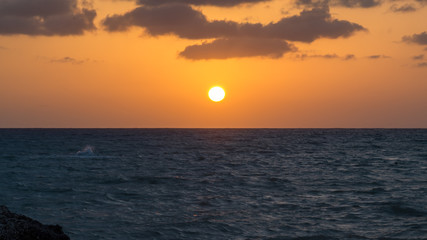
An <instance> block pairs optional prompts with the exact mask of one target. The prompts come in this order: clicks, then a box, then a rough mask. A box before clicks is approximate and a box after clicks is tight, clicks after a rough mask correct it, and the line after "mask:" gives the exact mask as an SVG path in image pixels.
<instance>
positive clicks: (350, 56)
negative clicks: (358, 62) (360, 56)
mask: <svg viewBox="0 0 427 240" xmlns="http://www.w3.org/2000/svg"><path fill="white" fill-rule="evenodd" d="M355 58H356V56H355V55H354V54H347V55H346V56H345V57H344V59H343V60H352V59H355Z"/></svg>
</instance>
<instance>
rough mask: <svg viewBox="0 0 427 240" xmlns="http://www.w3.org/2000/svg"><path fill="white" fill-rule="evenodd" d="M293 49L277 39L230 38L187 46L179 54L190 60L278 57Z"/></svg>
mask: <svg viewBox="0 0 427 240" xmlns="http://www.w3.org/2000/svg"><path fill="white" fill-rule="evenodd" d="M295 50H296V48H295V47H294V46H293V45H292V44H289V43H287V42H285V41H282V40H278V39H266V38H231V39H216V40H214V41H213V42H210V43H203V44H201V45H192V46H188V47H186V48H185V50H184V51H182V52H180V53H179V56H181V57H184V58H187V59H192V60H200V59H227V58H237V57H239V58H241V57H260V56H264V57H269V58H280V57H282V56H283V54H284V53H287V52H290V51H295Z"/></svg>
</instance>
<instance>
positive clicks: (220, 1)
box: [136, 0, 271, 7]
mask: <svg viewBox="0 0 427 240" xmlns="http://www.w3.org/2000/svg"><path fill="white" fill-rule="evenodd" d="M269 1H271V0H137V1H136V2H137V3H138V4H142V5H145V6H159V5H163V4H176V3H181V4H191V5H198V6H199V5H210V6H219V7H232V6H237V5H240V4H254V3H260V2H269Z"/></svg>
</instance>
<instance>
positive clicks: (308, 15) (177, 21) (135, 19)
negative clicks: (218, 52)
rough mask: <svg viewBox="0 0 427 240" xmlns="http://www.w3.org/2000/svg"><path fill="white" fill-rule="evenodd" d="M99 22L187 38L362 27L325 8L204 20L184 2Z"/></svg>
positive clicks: (307, 36) (338, 32) (294, 36)
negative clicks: (252, 19)
mask: <svg viewBox="0 0 427 240" xmlns="http://www.w3.org/2000/svg"><path fill="white" fill-rule="evenodd" d="M103 25H104V26H105V28H106V30H107V31H110V32H114V31H126V30H128V29H129V28H130V27H131V26H139V27H142V28H145V30H146V32H147V33H148V34H150V35H152V36H158V35H167V34H173V35H176V36H178V37H180V38H187V39H209V38H270V39H281V40H290V41H301V42H312V41H314V40H316V39H318V38H338V37H349V36H351V35H352V34H353V33H354V32H356V31H362V30H366V29H365V28H364V27H362V26H361V25H359V24H356V23H351V22H348V21H345V20H337V19H332V17H331V15H330V13H329V9H328V8H316V9H312V10H304V11H302V12H301V13H300V14H299V15H295V16H291V17H286V18H282V19H281V20H279V21H278V22H275V23H270V24H267V25H262V24H260V23H255V24H253V23H237V22H234V21H225V20H213V21H208V20H207V18H206V16H205V15H203V13H201V12H200V11H197V10H194V9H193V8H191V7H190V6H188V5H161V6H156V7H144V6H141V7H138V8H136V9H134V10H132V11H130V12H128V13H125V14H124V15H113V16H108V17H107V18H105V19H104V21H103Z"/></svg>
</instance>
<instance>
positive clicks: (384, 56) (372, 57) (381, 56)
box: [367, 55, 391, 59]
mask: <svg viewBox="0 0 427 240" xmlns="http://www.w3.org/2000/svg"><path fill="white" fill-rule="evenodd" d="M367 58H369V59H380V58H391V57H390V56H387V55H371V56H367Z"/></svg>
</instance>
